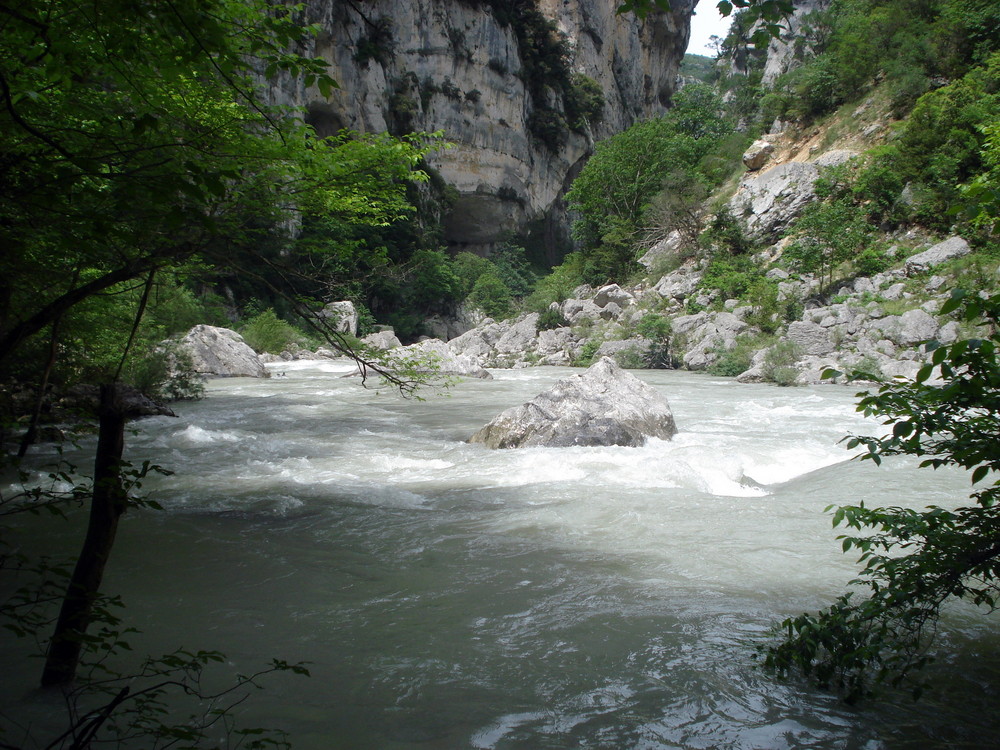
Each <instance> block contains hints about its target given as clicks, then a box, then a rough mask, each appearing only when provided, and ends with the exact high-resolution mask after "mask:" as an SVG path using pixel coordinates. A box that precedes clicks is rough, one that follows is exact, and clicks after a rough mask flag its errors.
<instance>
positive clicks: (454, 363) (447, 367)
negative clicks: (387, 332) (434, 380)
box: [390, 339, 493, 380]
mask: <svg viewBox="0 0 1000 750" xmlns="http://www.w3.org/2000/svg"><path fill="white" fill-rule="evenodd" d="M390 357H391V359H392V361H393V363H395V364H396V365H406V366H410V367H414V368H415V369H416V370H417V371H418V372H432V373H436V374H438V375H460V376H462V377H466V378H480V379H482V380H492V379H493V376H492V375H490V374H489V372H487V371H486V370H485V369H484V368H482V367H480V366H479V363H478V362H477V361H476V360H475V358H473V357H470V356H468V355H466V354H456V353H455V352H454V351H452V350H451V349H450V348H449V347H448V345H447V344H446V343H445V342H443V341H441V340H440V339H425V340H423V341H421V342H420V343H418V344H411V345H410V346H404V347H399V348H396V349H393V350H392V351H391V352H390Z"/></svg>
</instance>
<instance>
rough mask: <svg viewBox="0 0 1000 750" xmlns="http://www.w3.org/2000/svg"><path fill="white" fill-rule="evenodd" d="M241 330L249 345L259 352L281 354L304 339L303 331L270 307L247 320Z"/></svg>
mask: <svg viewBox="0 0 1000 750" xmlns="http://www.w3.org/2000/svg"><path fill="white" fill-rule="evenodd" d="M239 332H240V334H241V335H242V336H243V340H244V341H246V342H247V345H248V346H250V348H251V349H253V350H254V351H255V352H257V353H258V354H262V353H264V352H268V353H270V354H280V353H281V352H282V351H284V350H285V349H287V348H288V347H289V346H291V345H292V344H299V343H301V342H302V340H303V336H302V332H301V331H299V330H297V329H296V328H294V327H293V326H292V325H291V324H290V323H288V322H287V321H284V320H282V319H281V318H279V317H278V316H277V315H276V314H275V312H274V310H273V309H272V308H270V307H269V308H268V309H266V310H264V311H263V312H260V313H258V314H256V315H254V316H253V317H252V318H250V319H249V320H247V321H246V323H244V324H243V326H242V327H241V328H240V331H239Z"/></svg>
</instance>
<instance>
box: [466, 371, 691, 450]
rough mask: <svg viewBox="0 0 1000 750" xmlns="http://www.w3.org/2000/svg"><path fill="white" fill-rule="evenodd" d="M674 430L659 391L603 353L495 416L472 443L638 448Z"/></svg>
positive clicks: (671, 434) (496, 445) (672, 434)
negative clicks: (577, 372)
mask: <svg viewBox="0 0 1000 750" xmlns="http://www.w3.org/2000/svg"><path fill="white" fill-rule="evenodd" d="M675 434H677V427H676V425H675V424H674V417H673V414H672V413H671V411H670V404H669V403H667V399H666V398H664V397H663V396H662V395H661V394H660V393H659V392H657V391H656V390H655V389H653V388H652V387H651V386H649V385H647V384H646V383H644V382H642V381H641V380H639V379H638V378H637V377H635V376H634V375H632V374H631V373H628V372H625V371H624V370H622V369H621V368H620V367H618V365H616V364H615V362H614V360H612V359H610V358H609V357H605V358H603V359H601V360H599V361H598V362H597V363H596V364H594V365H592V366H591V367H590V368H589V369H588V370H587V371H586V372H584V373H582V374H580V375H573V376H571V377H569V378H566V379H564V380H560V381H559V382H558V383H556V384H555V385H554V386H552V388H550V389H549V390H547V391H544V392H543V393H540V394H539V395H538V396H536V397H535V398H534V399H532V400H531V401H529V402H528V403H526V404H522V405H521V406H515V407H513V408H510V409H507V410H506V411H503V412H501V413H500V414H498V415H497V416H496V417H494V419H493V420H492V421H491V422H489V424H487V425H486V426H485V427H483V428H482V429H481V430H479V432H477V433H476V434H475V435H473V436H472V437H471V438H469V442H470V443H483V444H485V445H486V447H488V448H522V447H528V446H549V447H569V446H574V445H589V446H594V445H622V446H638V445H642V444H643V443H645V442H646V438H647V437H657V438H662V439H665V440H666V439H669V438H671V437H673V436H674V435H675Z"/></svg>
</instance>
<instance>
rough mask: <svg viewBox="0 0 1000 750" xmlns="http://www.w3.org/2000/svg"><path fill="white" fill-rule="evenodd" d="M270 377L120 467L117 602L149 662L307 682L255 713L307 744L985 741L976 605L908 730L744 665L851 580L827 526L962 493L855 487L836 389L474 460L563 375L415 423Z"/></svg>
mask: <svg viewBox="0 0 1000 750" xmlns="http://www.w3.org/2000/svg"><path fill="white" fill-rule="evenodd" d="M281 369H283V370H285V371H287V373H288V377H287V378H275V379H272V380H270V381H267V382H261V381H248V380H231V381H215V382H213V383H212V384H211V386H210V389H209V397H208V398H207V399H206V400H204V401H202V402H199V403H196V404H187V405H184V404H182V405H180V407H179V408H178V411H179V413H180V414H181V418H180V419H167V418H157V419H152V420H147V421H145V422H140V423H137V425H136V428H137V430H138V434H137V435H136V436H134V437H133V438H131V439H130V454H131V455H132V456H133V458H134V459H135V460H142V459H145V458H152V459H154V460H155V461H156V462H158V463H160V464H163V465H165V466H167V467H169V468H171V469H173V470H175V471H176V472H177V475H176V476H174V477H169V478H165V479H162V480H156V481H152V482H150V483H149V484H148V485H147V488H148V489H150V490H152V491H153V496H154V497H155V498H156V499H157V500H159V501H160V502H161V503H162V504H163V505H164V506H165V508H166V510H165V512H162V513H152V512H148V513H137V514H133V515H131V516H130V517H128V519H127V522H126V523H125V524H124V526H123V529H122V532H121V534H120V538H119V543H118V547H117V548H116V550H115V556H114V558H113V559H112V563H111V570H110V573H109V580H108V588H109V590H115V591H121V592H122V593H123V594H124V595H125V598H126V601H127V603H128V616H129V618H130V621H131V622H133V623H134V624H136V625H137V626H138V627H139V628H140V629H141V630H142V631H144V634H143V636H141V638H138V639H136V643H135V645H137V646H142V647H145V648H148V649H149V650H151V651H164V650H168V649H170V648H173V647H175V646H178V645H181V644H185V645H187V646H189V647H194V648H217V649H220V650H223V651H225V652H227V654H228V655H229V658H230V660H231V662H232V664H233V665H234V668H238V669H240V670H244V671H246V670H250V669H252V668H254V667H255V666H256V665H258V664H260V663H263V662H264V661H266V660H267V659H269V658H270V657H272V656H277V657H280V658H283V659H288V660H293V661H294V660H300V659H302V660H308V661H310V662H312V667H311V669H312V672H313V677H312V678H311V679H301V678H295V679H291V678H280V679H277V680H275V681H273V682H272V683H271V684H270V685H269V687H268V689H267V690H266V691H264V692H263V693H261V694H260V695H255V696H254V697H253V699H252V700H251V702H249V703H248V704H247V705H246V709H245V711H246V714H247V715H248V717H249V718H250V720H251V722H252V723H260V724H269V725H275V726H282V727H284V728H285V729H286V730H288V732H289V734H290V738H291V740H292V741H293V744H294V746H295V747H297V748H308V749H310V750H312V749H313V748H315V749H317V750H319V749H320V748H428V749H431V748H433V749H438V748H442V749H443V748H497V749H500V748H577V747H586V748H659V747H665V748H671V747H676V748H741V749H742V748H748V749H749V748H762V749H764V748H806V747H808V748H864V749H865V750H874V749H876V748H886V749H887V750H888V749H890V748H904V747H905V748H911V747H912V748H924V747H937V748H944V747H983V748H986V747H995V746H997V743H996V740H995V739H994V738H995V736H996V730H997V728H998V724H1000V720H998V719H997V718H996V717H995V715H994V714H995V711H994V707H995V705H996V678H997V675H998V674H1000V665H998V662H1000V660H998V659H997V658H996V653H997V651H998V650H1000V649H998V648H997V647H998V642H1000V638H998V628H997V623H996V622H992V621H990V620H988V619H985V618H980V617H977V616H975V615H974V614H973V613H970V612H968V611H965V610H962V611H958V612H955V613H954V614H953V616H952V617H951V618H950V620H949V624H948V632H947V633H946V644H947V647H948V653H949V654H954V655H953V656H950V657H948V659H947V660H946V661H947V662H948V663H945V664H942V665H941V667H940V672H939V675H940V676H939V680H940V683H939V685H940V687H939V689H937V690H934V691H932V695H931V696H930V699H929V701H928V702H927V703H925V704H923V705H918V706H913V705H910V704H908V703H906V702H905V701H903V700H901V699H899V698H891V699H890V700H888V701H886V702H883V703H877V704H872V705H869V706H867V707H865V708H864V709H861V710H855V709H850V708H847V707H845V706H842V705H841V704H839V703H838V702H837V701H836V700H835V699H834V698H833V697H831V696H829V695H825V694H823V693H820V692H816V691H813V690H810V689H808V688H807V687H804V686H802V685H798V684H795V685H783V684H778V683H776V682H774V681H773V680H772V679H771V678H770V677H769V676H768V675H767V674H765V673H762V672H760V671H758V670H757V669H756V667H755V662H754V659H753V653H754V649H753V645H754V644H755V643H757V642H759V641H760V639H761V638H762V637H763V636H764V634H765V633H766V631H767V629H768V628H769V626H770V625H771V624H773V623H774V622H775V621H776V620H778V619H780V618H782V617H784V616H787V615H789V614H795V613H798V612H800V611H803V610H804V609H809V608H815V607H817V606H820V605H822V604H823V603H825V602H827V601H828V600H830V599H831V598H832V597H833V596H835V595H836V594H837V593H838V592H839V591H840V589H841V587H842V585H843V583H844V582H845V581H846V580H848V579H849V578H850V577H851V576H852V574H853V573H854V572H855V567H854V565H853V560H852V558H850V557H846V558H845V557H844V556H843V555H841V554H840V552H839V544H838V543H837V542H836V540H835V532H834V531H832V530H831V528H830V524H829V518H828V517H827V516H825V515H824V514H823V512H822V511H823V508H824V507H825V506H827V505H829V504H830V503H836V502H854V501H857V500H862V499H863V500H866V501H868V502H877V503H882V504H886V503H905V504H911V505H914V506H916V507H919V506H923V505H926V504H928V503H932V502H935V503H948V502H953V501H954V500H955V499H956V498H960V497H962V496H963V494H964V493H967V491H968V487H967V484H966V480H965V478H964V477H961V476H960V475H954V474H943V473H937V474H935V473H933V472H929V471H926V470H921V471H916V470H915V469H914V468H913V467H912V466H910V465H906V464H903V463H896V464H893V465H890V466H887V467H884V468H882V469H875V468H874V467H871V466H869V465H867V464H864V465H862V464H859V463H857V462H847V460H846V459H847V458H848V454H847V452H846V451H845V449H844V448H843V446H842V445H840V444H838V441H839V440H840V438H841V437H843V436H844V435H845V434H847V433H849V432H852V431H854V432H857V431H872V430H875V429H877V426H875V425H873V424H871V423H866V422H865V421H863V420H862V419H861V418H860V417H859V416H858V415H857V414H856V413H855V411H854V408H853V406H854V397H853V392H852V391H851V390H848V389H843V388H837V387H824V388H818V389H779V388H775V387H771V386H740V385H738V384H735V383H733V382H731V381H726V380H721V379H712V378H707V377H701V376H696V375H691V374H686V373H674V372H658V373H641V376H642V377H643V378H644V379H646V380H647V381H648V382H650V383H652V384H654V385H656V386H657V387H658V388H660V389H662V390H663V392H664V393H665V394H666V395H667V397H668V398H669V399H670V401H671V405H672V407H673V409H674V413H675V417H676V420H677V424H678V427H679V429H680V430H681V433H680V434H679V435H678V436H677V437H676V438H675V439H674V440H673V441H670V442H659V441H654V442H653V443H651V444H650V445H648V446H646V447H644V448H640V449H625V448H606V449H605V448H580V449H575V448H571V449H529V450H523V451H488V450H486V449H484V448H482V447H481V446H470V445H467V444H465V443H464V442H463V441H464V440H465V438H467V437H468V436H469V435H470V434H472V432H474V431H475V430H476V429H478V427H479V426H481V425H482V424H483V423H484V422H486V421H487V420H488V419H489V418H491V417H492V416H493V415H494V414H495V413H497V412H498V411H500V410H501V409H503V408H506V407H507V406H510V405H513V404H516V403H520V402H522V401H524V400H527V399H528V398H530V397H532V396H534V395H535V394H536V393H538V392H539V391H541V390H542V389H543V388H545V387H547V386H548V385H549V384H550V383H551V382H553V381H554V380H555V379H557V378H558V377H563V376H565V375H566V374H568V372H567V371H565V370H555V369H549V368H545V369H533V370H523V371H516V372H509V371H501V372H497V373H495V374H496V376H497V380H494V381H492V382H479V381H474V382H464V383H462V384H461V385H460V386H459V387H457V388H456V389H454V391H453V393H452V395H451V396H450V397H448V398H444V399H439V398H432V399H430V400H429V401H426V402H414V401H403V400H400V399H398V398H397V397H396V396H394V395H391V394H388V393H381V394H379V393H376V392H375V391H365V390H362V389H361V388H360V387H359V386H358V384H357V382H356V381H352V380H343V379H340V378H339V377H337V376H338V375H339V374H340V372H342V371H343V370H344V369H345V366H343V365H340V364H338V363H333V364H330V363H327V364H324V365H320V364H319V363H296V364H292V365H289V366H287V367H285V366H282V368H281ZM5 638H6V636H5ZM5 651H6V649H5ZM13 658H14V657H12V659H13ZM12 664H13V662H12ZM13 673H14V674H16V675H17V678H16V679H13V680H10V681H9V682H8V684H7V685H6V687H5V688H4V697H5V698H7V699H8V700H9V699H10V696H19V695H23V694H24V693H25V691H26V690H27V688H28V683H27V682H26V681H25V680H26V678H25V677H23V675H24V674H25V673H24V671H23V668H22V667H21V666H20V664H19V663H18V665H17V666H15V668H14V670H13Z"/></svg>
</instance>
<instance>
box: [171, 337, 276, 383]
mask: <svg viewBox="0 0 1000 750" xmlns="http://www.w3.org/2000/svg"><path fill="white" fill-rule="evenodd" d="M177 349H178V352H180V353H184V354H187V355H188V356H189V357H190V358H191V365H192V369H193V370H194V371H195V372H197V373H200V374H202V375H212V376H215V377H221V378H235V377H244V378H269V377H271V373H269V372H268V371H267V368H266V367H264V363H263V362H261V360H260V357H259V356H257V352H255V351H254V350H253V349H251V348H250V347H249V345H247V343H246V342H245V341H244V340H243V337H242V336H240V335H239V334H238V333H236V331H231V330H229V329H228V328H217V327H216V326H206V325H200V326H195V327H194V328H192V329H191V330H190V331H188V333H187V335H186V336H185V337H184V338H182V339H181V340H180V341H179V342H178V344H177Z"/></svg>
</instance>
